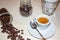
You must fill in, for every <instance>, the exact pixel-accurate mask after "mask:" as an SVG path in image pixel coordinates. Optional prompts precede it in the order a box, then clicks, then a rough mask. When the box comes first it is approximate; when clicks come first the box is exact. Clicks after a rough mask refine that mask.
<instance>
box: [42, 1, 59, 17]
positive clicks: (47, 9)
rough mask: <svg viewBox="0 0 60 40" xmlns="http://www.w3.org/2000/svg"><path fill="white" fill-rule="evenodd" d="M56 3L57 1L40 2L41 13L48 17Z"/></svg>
mask: <svg viewBox="0 0 60 40" xmlns="http://www.w3.org/2000/svg"><path fill="white" fill-rule="evenodd" d="M58 3H59V2H58V0H42V12H43V13H44V14H46V15H48V16H50V15H53V13H54V11H55V10H56V8H57V6H58Z"/></svg>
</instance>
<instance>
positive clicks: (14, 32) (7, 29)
mask: <svg viewBox="0 0 60 40" xmlns="http://www.w3.org/2000/svg"><path fill="white" fill-rule="evenodd" d="M7 12H8V11H7V10H6V9H5V8H2V9H1V10H0V14H3V13H7ZM10 20H11V18H10V14H3V15H1V16H0V21H1V23H2V27H1V29H3V30H2V33H7V34H8V37H7V38H8V39H9V38H11V40H25V39H24V38H23V36H21V35H18V33H20V31H22V32H21V34H24V33H23V31H24V30H18V29H17V28H15V27H13V25H12V23H10ZM27 40H30V39H29V38H27Z"/></svg>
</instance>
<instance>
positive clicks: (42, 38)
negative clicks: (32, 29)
mask: <svg viewBox="0 0 60 40" xmlns="http://www.w3.org/2000/svg"><path fill="white" fill-rule="evenodd" d="M36 30H37V32H38V33H39V34H40V36H41V40H46V39H45V38H44V37H43V35H42V34H41V33H40V32H39V30H38V29H37V28H36Z"/></svg>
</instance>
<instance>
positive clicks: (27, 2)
mask: <svg viewBox="0 0 60 40" xmlns="http://www.w3.org/2000/svg"><path fill="white" fill-rule="evenodd" d="M20 13H21V15H22V16H25V17H28V16H30V15H31V14H32V6H31V0H20Z"/></svg>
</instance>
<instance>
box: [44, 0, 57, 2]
mask: <svg viewBox="0 0 60 40" xmlns="http://www.w3.org/2000/svg"><path fill="white" fill-rule="evenodd" d="M45 1H47V2H56V1H58V0H45Z"/></svg>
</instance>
